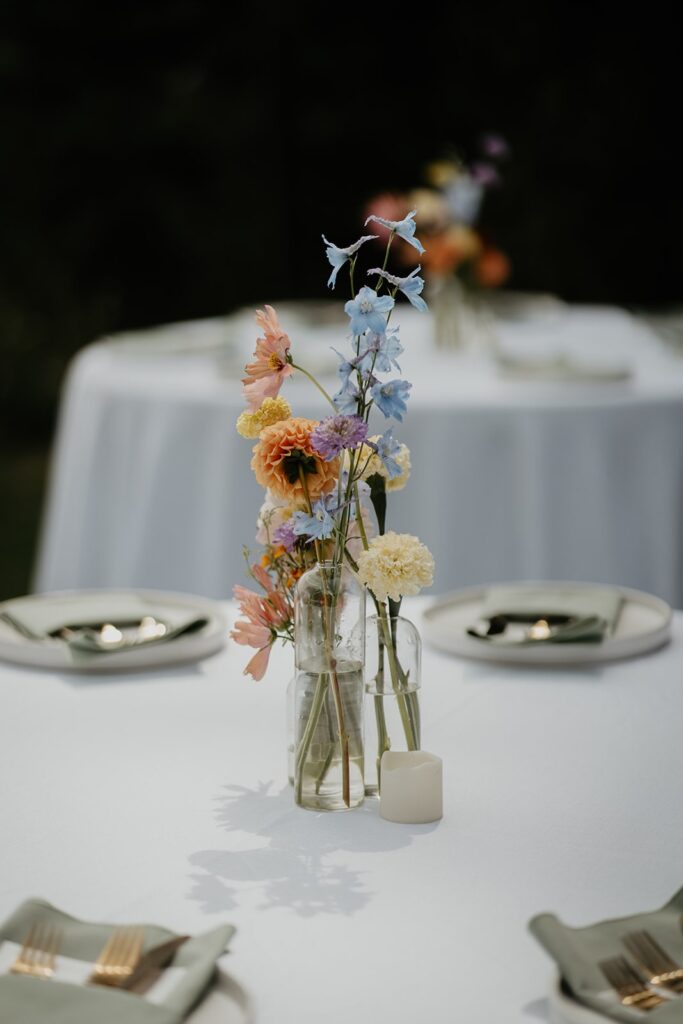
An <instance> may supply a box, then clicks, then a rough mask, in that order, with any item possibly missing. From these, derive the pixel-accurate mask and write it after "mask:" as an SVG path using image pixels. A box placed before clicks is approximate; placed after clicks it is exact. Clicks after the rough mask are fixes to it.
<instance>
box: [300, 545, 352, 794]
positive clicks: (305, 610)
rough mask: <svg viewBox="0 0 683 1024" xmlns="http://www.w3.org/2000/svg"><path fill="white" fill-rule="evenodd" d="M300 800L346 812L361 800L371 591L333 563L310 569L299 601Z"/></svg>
mask: <svg viewBox="0 0 683 1024" xmlns="http://www.w3.org/2000/svg"><path fill="white" fill-rule="evenodd" d="M294 636H295V647H294V649H295V662H296V685H295V693H294V720H295V730H294V732H295V764H294V798H295V800H296V802H297V804H299V806H300V807H306V808H308V809H310V810H316V811H341V810H345V809H348V808H351V807H357V806H358V805H359V804H360V803H362V802H363V797H364V795H365V787H364V782H363V676H364V668H363V662H364V656H365V590H364V588H363V587H362V586H361V584H360V583H359V582H358V580H357V578H356V577H355V576H354V575H353V573H352V572H351V571H350V570H349V569H347V568H346V566H340V565H337V564H335V563H332V562H321V563H319V564H318V565H316V566H314V567H313V568H312V569H309V571H308V572H307V573H304V575H303V576H302V577H301V579H300V580H299V581H298V583H297V585H296V592H295V599H294Z"/></svg>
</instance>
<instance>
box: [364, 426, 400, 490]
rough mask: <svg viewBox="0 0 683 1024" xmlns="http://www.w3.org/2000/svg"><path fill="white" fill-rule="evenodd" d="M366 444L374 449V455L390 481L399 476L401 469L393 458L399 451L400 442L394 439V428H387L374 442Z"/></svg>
mask: <svg viewBox="0 0 683 1024" xmlns="http://www.w3.org/2000/svg"><path fill="white" fill-rule="evenodd" d="M367 444H368V445H369V446H370V447H371V448H374V449H375V455H376V456H377V458H378V459H379V460H380V462H381V463H382V465H383V466H384V468H385V470H386V472H387V476H388V477H389V479H390V480H393V479H394V477H397V476H400V475H401V467H400V466H399V464H398V462H397V461H396V459H395V458H394V456H395V455H398V453H399V452H400V450H401V442H400V441H398V440H397V439H396V438H395V437H394V428H393V427H389V429H388V430H385V431H384V433H383V434H381V435H380V436H379V437H378V438H376V440H374V441H368V442H367Z"/></svg>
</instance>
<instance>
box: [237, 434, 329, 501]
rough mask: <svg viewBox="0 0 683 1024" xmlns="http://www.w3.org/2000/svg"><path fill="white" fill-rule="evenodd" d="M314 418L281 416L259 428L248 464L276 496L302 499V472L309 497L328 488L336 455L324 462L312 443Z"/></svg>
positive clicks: (319, 493)
mask: <svg viewBox="0 0 683 1024" xmlns="http://www.w3.org/2000/svg"><path fill="white" fill-rule="evenodd" d="M317 425H318V421H317V420H308V419H305V418H304V417H303V416H293V417H292V418H291V419H288V420H280V422H279V423H273V425H272V426H271V427H266V428H265V430H262V431H261V437H260V440H259V442H258V444H257V445H254V454H253V457H252V460H251V468H252V469H253V470H254V473H255V475H256V479H257V480H258V482H259V483H260V484H261V486H262V487H268V488H270V491H271V493H272V494H273V495H275V497H276V498H283V499H284V500H285V501H299V502H302V501H304V500H305V498H306V492H305V491H304V488H303V486H302V484H301V473H302V472H303V473H304V475H305V478H306V490H307V491H308V496H309V498H310V499H311V501H315V500H316V499H317V498H319V497H320V495H321V494H327V492H328V491H331V490H332V488H333V487H334V485H335V483H336V481H337V475H338V473H339V459H332V460H331V461H330V462H325V461H323V459H321V458H320V455H319V454H318V453H317V452H316V450H315V449H314V447H313V445H312V444H311V431H312V430H313V428H314V427H317Z"/></svg>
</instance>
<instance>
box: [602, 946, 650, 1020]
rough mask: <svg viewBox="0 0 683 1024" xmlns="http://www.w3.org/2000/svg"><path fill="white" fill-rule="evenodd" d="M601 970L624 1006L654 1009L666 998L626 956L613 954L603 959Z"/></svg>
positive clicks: (636, 1008) (637, 1008)
mask: <svg viewBox="0 0 683 1024" xmlns="http://www.w3.org/2000/svg"><path fill="white" fill-rule="evenodd" d="M598 966H599V967H600V970H601V971H602V973H603V974H604V976H605V977H606V978H607V981H608V982H609V983H610V985H611V986H612V988H613V989H614V990H615V991H616V993H617V995H618V996H619V1002H620V1003H622V1004H623V1005H624V1006H632V1007H633V1008H634V1009H635V1010H645V1011H647V1010H654V1008H655V1007H656V1006H661V1005H662V1003H665V1002H666V1000H665V999H663V998H662V996H660V995H657V993H656V992H653V991H652V989H650V988H648V987H647V980H646V979H645V978H644V977H643V976H642V974H641V973H640V972H639V971H638V970H636V968H635V967H634V966H633V965H632V964H630V963H629V962H628V960H627V959H626V957H625V956H613V957H610V958H609V959H608V960H601V961H600V963H599V965H598Z"/></svg>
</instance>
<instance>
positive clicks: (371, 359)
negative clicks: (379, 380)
mask: <svg viewBox="0 0 683 1024" xmlns="http://www.w3.org/2000/svg"><path fill="white" fill-rule="evenodd" d="M361 349H362V350H363V353H362V355H361V356H360V358H359V359H358V369H359V370H360V371H361V373H370V372H371V370H377V372H378V373H391V370H392V367H396V369H397V370H398V371H399V373H400V372H401V367H400V366H399V365H398V362H397V359H398V356H400V355H401V353H402V352H403V345H402V344H401V342H400V340H399V337H398V327H390V328H389V330H388V331H387V333H386V334H373V333H372V332H369V333H368V334H365V335H364V336H363V338H362V340H361Z"/></svg>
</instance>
